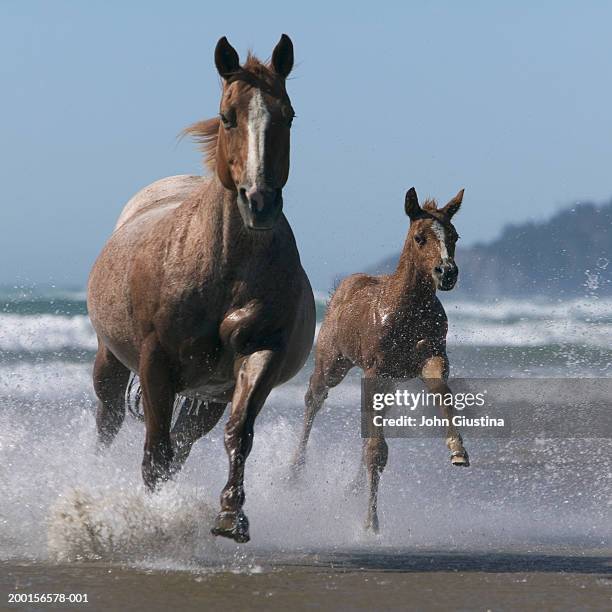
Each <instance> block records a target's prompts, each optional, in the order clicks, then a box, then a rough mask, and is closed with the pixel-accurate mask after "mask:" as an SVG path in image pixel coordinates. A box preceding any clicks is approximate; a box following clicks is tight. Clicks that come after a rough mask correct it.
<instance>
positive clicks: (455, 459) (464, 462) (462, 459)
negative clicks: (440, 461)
mask: <svg viewBox="0 0 612 612" xmlns="http://www.w3.org/2000/svg"><path fill="white" fill-rule="evenodd" d="M451 463H452V464H453V465H456V466H458V467H470V458H469V456H468V454H467V451H466V450H463V451H455V452H454V453H451Z"/></svg>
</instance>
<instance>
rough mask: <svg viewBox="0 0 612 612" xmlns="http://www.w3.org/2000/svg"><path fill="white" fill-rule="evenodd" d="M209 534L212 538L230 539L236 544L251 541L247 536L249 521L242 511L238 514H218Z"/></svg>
mask: <svg viewBox="0 0 612 612" xmlns="http://www.w3.org/2000/svg"><path fill="white" fill-rule="evenodd" d="M210 533H212V534H213V535H214V536H222V537H224V538H230V539H231V540H234V542H238V544H244V543H245V542H248V541H249V540H250V539H251V538H250V536H249V519H248V518H247V517H246V514H245V513H244V512H242V510H240V511H239V512H228V511H226V512H219V514H217V518H216V519H215V525H214V527H213V528H212V529H211V530H210Z"/></svg>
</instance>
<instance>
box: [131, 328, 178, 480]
mask: <svg viewBox="0 0 612 612" xmlns="http://www.w3.org/2000/svg"><path fill="white" fill-rule="evenodd" d="M138 374H139V377H140V386H141V388H142V399H143V407H144V416H145V427H146V435H145V445H144V457H143V460H142V478H143V480H144V483H145V485H146V487H147V488H148V489H149V490H150V491H153V490H154V489H155V488H156V487H157V486H158V484H159V483H160V482H162V481H165V480H168V478H169V477H170V472H171V469H170V468H171V463H172V445H171V443H170V424H171V421H172V408H173V405H174V390H173V385H172V377H171V364H170V360H169V359H168V357H167V355H166V353H165V351H164V349H163V348H162V347H161V345H160V343H159V340H158V338H157V335H156V334H155V333H151V334H150V335H149V336H148V337H147V339H146V340H145V341H144V343H143V345H142V348H141V353H140V367H139V372H138Z"/></svg>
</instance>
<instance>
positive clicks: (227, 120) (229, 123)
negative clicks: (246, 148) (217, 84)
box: [219, 110, 236, 130]
mask: <svg viewBox="0 0 612 612" xmlns="http://www.w3.org/2000/svg"><path fill="white" fill-rule="evenodd" d="M219 118H220V119H221V123H222V124H223V127H224V128H225V129H226V130H229V129H230V128H233V127H236V112H235V111H233V110H230V111H227V112H226V113H219Z"/></svg>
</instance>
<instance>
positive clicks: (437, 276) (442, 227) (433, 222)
mask: <svg viewBox="0 0 612 612" xmlns="http://www.w3.org/2000/svg"><path fill="white" fill-rule="evenodd" d="M462 200H463V189H462V190H461V191H460V192H459V193H458V194H457V195H456V196H455V197H454V198H453V199H452V200H451V201H450V202H449V203H448V204H447V205H446V206H443V207H442V208H438V207H437V205H436V202H435V201H434V200H427V201H426V202H425V204H424V205H423V207H421V205H420V204H419V199H418V197H417V193H416V191H415V189H414V187H412V188H411V189H409V190H408V191H407V192H406V202H405V210H406V214H407V215H408V216H409V217H410V230H409V231H408V239H407V240H408V243H407V244H408V248H409V249H410V252H412V253H413V254H414V255H413V261H414V263H415V264H416V265H417V266H419V267H420V268H421V270H422V271H423V272H424V273H425V274H430V275H431V277H432V278H433V281H434V285H435V287H436V289H440V290H442V291H450V290H451V289H452V288H453V287H454V286H455V283H456V282H457V276H458V275H459V268H457V264H456V263H455V244H456V243H457V240H459V235H458V234H457V232H456V230H455V228H454V226H453V224H452V222H451V220H452V218H453V216H454V215H455V213H456V212H457V211H458V210H459V208H460V206H461V201H462Z"/></svg>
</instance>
